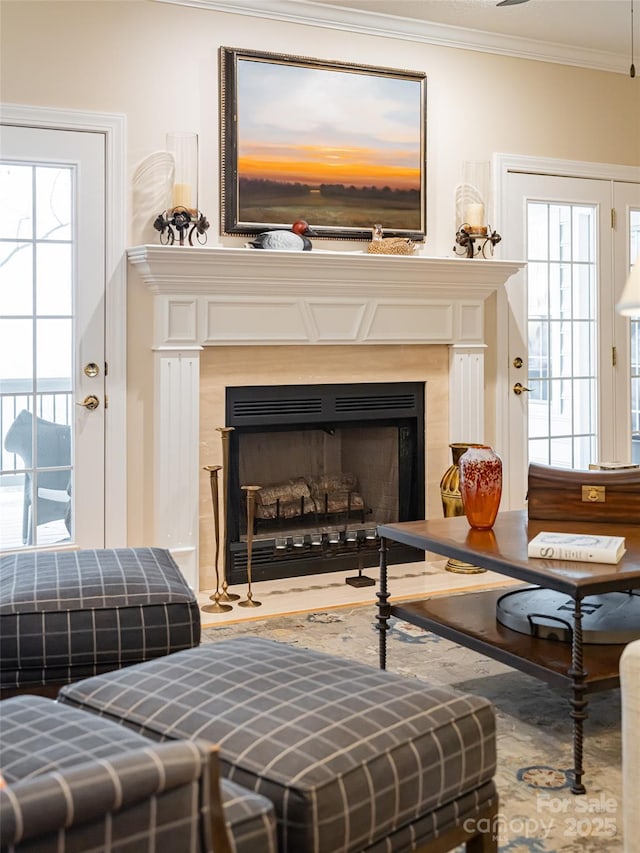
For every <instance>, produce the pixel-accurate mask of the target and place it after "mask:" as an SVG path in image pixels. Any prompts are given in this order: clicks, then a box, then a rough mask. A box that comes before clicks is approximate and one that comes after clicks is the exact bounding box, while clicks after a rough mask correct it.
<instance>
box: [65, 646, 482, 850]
mask: <svg viewBox="0 0 640 853" xmlns="http://www.w3.org/2000/svg"><path fill="white" fill-rule="evenodd" d="M59 701H61V702H64V703H68V704H72V705H74V706H76V707H78V708H82V709H85V710H89V711H93V712H94V713H97V714H101V715H103V716H107V717H108V718H110V719H112V720H119V721H121V722H123V723H124V724H126V725H127V726H129V727H131V728H133V729H135V730H136V731H138V732H140V733H142V734H145V735H147V736H150V737H152V738H155V739H158V740H164V739H167V738H184V737H197V738H204V739H207V740H211V741H215V742H216V743H217V744H219V746H220V760H221V767H222V772H223V774H224V775H226V776H227V777H228V778H229V779H231V780H233V781H236V782H238V783H240V784H241V785H243V786H245V787H247V788H250V789H252V790H254V791H256V792H259V793H261V794H263V795H264V796H266V797H267V798H268V799H270V800H271V801H272V802H273V803H274V805H275V810H276V814H277V818H278V832H279V845H280V846H279V849H280V850H281V851H287V853H307V851H309V853H328V851H331V853H339V851H345V853H347V851H364V850H367V851H374V850H375V851H387V853H389V851H400V850H402V851H404V850H413V849H416V846H418V845H419V844H426V843H428V842H429V841H430V840H433V839H434V838H436V837H438V836H439V835H440V834H442V833H445V832H447V831H449V830H450V829H451V828H452V827H457V826H462V825H463V823H464V822H465V821H469V820H471V821H472V820H473V818H474V817H476V816H477V815H478V813H479V812H480V811H481V810H483V809H485V808H486V807H487V805H488V804H489V805H490V804H491V802H492V801H493V800H495V789H494V786H493V782H492V777H493V774H494V770H495V761H496V754H495V727H494V714H493V710H492V707H491V705H490V703H489V702H488V701H486V700H484V699H480V698H477V697H474V696H470V695H467V694H462V693H456V692H454V691H453V690H450V689H445V688H441V687H434V686H431V685H429V684H427V683H425V682H424V681H420V680H418V679H410V678H405V677H402V676H399V675H395V674H392V673H389V672H385V671H381V670H378V669H375V668H373V667H370V666H366V665H362V664H358V663H355V662H353V661H349V660H345V659H343V658H340V657H337V656H332V655H328V654H325V653H321V652H314V651H310V650H307V649H303V648H299V647H296V646H290V645H286V644H283V643H278V642H274V641H270V640H264V639H259V638H252V637H242V638H238V639H230V640H223V641H221V642H216V643H211V644H206V645H203V646H200V647H199V648H198V649H192V650H189V651H185V652H179V653H177V654H174V655H171V656H170V657H169V658H165V659H163V660H158V661H151V662H149V663H145V664H141V665H138V666H134V667H130V668H128V669H126V670H122V671H119V672H112V673H109V674H108V675H104V676H98V677H96V678H91V679H87V680H85V681H82V682H79V683H77V684H74V685H70V686H68V687H64V688H63V689H62V690H61V691H60V694H59Z"/></svg>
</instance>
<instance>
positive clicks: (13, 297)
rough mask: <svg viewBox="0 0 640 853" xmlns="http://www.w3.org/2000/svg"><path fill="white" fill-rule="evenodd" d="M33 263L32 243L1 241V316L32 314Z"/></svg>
mask: <svg viewBox="0 0 640 853" xmlns="http://www.w3.org/2000/svg"><path fill="white" fill-rule="evenodd" d="M32 310H33V263H32V254H31V244H30V243H11V242H7V243H0V316H3V317H11V316H15V315H20V314H21V315H23V316H24V315H25V314H28V315H30V314H31V312H32Z"/></svg>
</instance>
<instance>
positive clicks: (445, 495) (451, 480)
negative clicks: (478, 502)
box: [440, 442, 486, 575]
mask: <svg viewBox="0 0 640 853" xmlns="http://www.w3.org/2000/svg"><path fill="white" fill-rule="evenodd" d="M475 446H476V445H475V443H464V442H454V443H453V444H450V445H449V447H450V448H451V458H452V460H453V462H452V464H451V465H450V466H449V467H448V468H447V470H446V471H445V472H444V474H443V475H442V479H441V480H440V497H441V498H442V511H443V512H444V517H445V518H452V517H453V516H456V515H464V506H463V505H462V494H461V493H460V467H459V462H460V457H461V456H462V454H463V453H465V452H466V451H467V450H468V449H469V448H470V447H475ZM445 569H446V570H447V571H448V572H456V573H457V574H463V575H476V574H480V573H481V572H484V571H486V569H481V568H480V566H474V565H473V564H472V563H464V562H463V561H462V560H454V559H453V557H450V558H449V559H448V560H447V564H446V566H445Z"/></svg>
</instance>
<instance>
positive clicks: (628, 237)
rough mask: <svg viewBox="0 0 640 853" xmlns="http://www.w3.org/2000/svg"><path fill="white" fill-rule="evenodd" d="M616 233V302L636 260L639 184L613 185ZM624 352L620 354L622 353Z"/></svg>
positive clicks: (637, 394)
mask: <svg viewBox="0 0 640 853" xmlns="http://www.w3.org/2000/svg"><path fill="white" fill-rule="evenodd" d="M614 199H615V210H616V229H615V237H614V241H615V244H616V281H617V283H618V286H617V288H616V301H617V300H619V299H620V297H621V295H622V288H623V286H624V283H625V281H626V279H627V277H628V275H629V272H630V271H631V268H632V267H633V266H634V264H636V263H638V258H639V257H640V184H629V183H623V184H620V183H617V184H616V185H615V190H614ZM623 322H628V323H629V329H628V332H629V344H628V349H629V359H628V360H629V374H630V375H629V385H630V392H631V393H630V400H629V408H630V411H629V413H628V414H627V418H626V419H625V420H627V419H628V418H630V419H631V451H630V458H631V461H632V462H634V463H635V464H636V465H640V316H638V317H631V318H630V319H629V320H628V321H623ZM623 352H624V350H623Z"/></svg>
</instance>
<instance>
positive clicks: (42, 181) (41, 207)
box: [36, 166, 71, 240]
mask: <svg viewBox="0 0 640 853" xmlns="http://www.w3.org/2000/svg"><path fill="white" fill-rule="evenodd" d="M36 237H37V239H38V240H48V239H55V240H70V239H71V169H70V168H69V167H65V168H60V167H57V166H55V167H50V166H38V167H37V168H36Z"/></svg>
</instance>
